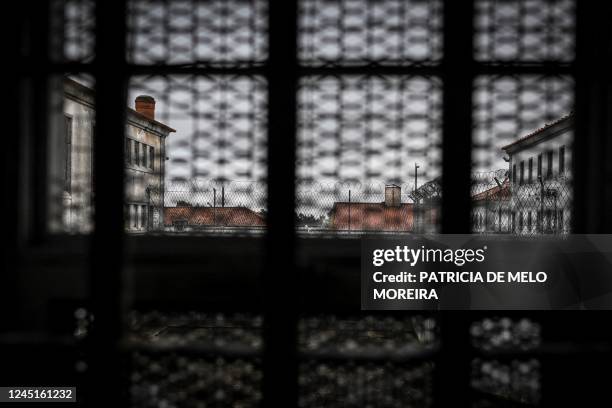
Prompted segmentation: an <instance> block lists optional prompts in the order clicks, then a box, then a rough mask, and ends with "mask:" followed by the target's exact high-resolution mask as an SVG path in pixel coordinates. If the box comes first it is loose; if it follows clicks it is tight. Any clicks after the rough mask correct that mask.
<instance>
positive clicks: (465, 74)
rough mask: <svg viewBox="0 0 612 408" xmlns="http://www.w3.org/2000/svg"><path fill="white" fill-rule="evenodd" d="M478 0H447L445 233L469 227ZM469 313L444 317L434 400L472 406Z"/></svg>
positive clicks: (444, 166)
mask: <svg viewBox="0 0 612 408" xmlns="http://www.w3.org/2000/svg"><path fill="white" fill-rule="evenodd" d="M473 10H474V2H473V1H472V0H469V1H461V2H458V1H452V0H447V1H445V2H444V10H443V19H444V20H443V21H444V24H443V27H444V33H443V40H444V56H443V60H442V81H443V90H442V92H443V96H442V225H441V230H442V233H469V231H470V213H471V203H470V197H469V193H470V188H469V186H470V172H471V166H472V162H471V156H472V81H473V72H474V70H473V66H474V61H473V56H472V53H473V50H472V32H473V18H474V17H473ZM467 316H469V315H466V314H465V313H462V312H451V311H445V312H442V313H441V315H440V328H441V329H440V330H441V332H440V341H441V344H442V346H441V349H440V353H439V355H438V359H437V363H436V374H435V384H434V387H435V391H434V393H435V395H436V398H435V404H436V406H440V407H449V406H468V405H469V390H470V388H469V387H470V356H469V353H466V351H467V350H470V348H469V347H470V343H469V319H468V317H467Z"/></svg>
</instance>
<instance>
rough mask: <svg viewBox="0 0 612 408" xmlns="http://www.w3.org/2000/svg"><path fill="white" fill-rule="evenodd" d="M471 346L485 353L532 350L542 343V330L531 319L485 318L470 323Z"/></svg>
mask: <svg viewBox="0 0 612 408" xmlns="http://www.w3.org/2000/svg"><path fill="white" fill-rule="evenodd" d="M470 335H471V336H472V345H473V346H474V347H476V348H479V349H481V350H485V351H492V350H504V349H505V350H513V349H514V350H517V349H520V350H533V349H534V348H536V347H538V346H540V344H541V342H542V328H541V326H540V324H539V323H538V322H535V321H533V320H531V319H526V318H523V319H519V320H517V319H511V318H509V317H501V318H500V317H497V318H486V319H482V320H479V321H475V322H473V323H472V326H471V327H470Z"/></svg>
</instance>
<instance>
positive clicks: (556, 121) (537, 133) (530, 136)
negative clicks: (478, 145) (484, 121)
mask: <svg viewBox="0 0 612 408" xmlns="http://www.w3.org/2000/svg"><path fill="white" fill-rule="evenodd" d="M572 117H574V112H570V113H569V114H567V115H565V116H563V117H562V118H559V119H557V120H555V121H552V122H550V123H547V124H545V125H544V126H543V127H541V128H539V129H536V130H534V131H533V132H531V133H529V134H527V135H525V136H523V137H521V138H519V139H517V140H515V141H514V142H512V143H510V144H507V145H505V146H502V150H506V149H507V148H509V147H512V146H514V145H516V144H519V143H522V142H525V141H527V140H529V139H531V138H533V137H535V136H537V135H539V134H540V133H542V132H544V131H545V130H547V129H550V128H551V127H552V126H555V125H557V124H559V123H561V122H563V121H566V120H569V119H570V118H572Z"/></svg>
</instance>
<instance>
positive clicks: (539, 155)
mask: <svg viewBox="0 0 612 408" xmlns="http://www.w3.org/2000/svg"><path fill="white" fill-rule="evenodd" d="M541 179H542V153H540V154H538V180H541Z"/></svg>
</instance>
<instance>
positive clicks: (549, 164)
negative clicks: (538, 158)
mask: <svg viewBox="0 0 612 408" xmlns="http://www.w3.org/2000/svg"><path fill="white" fill-rule="evenodd" d="M552 176H553V151H552V150H549V151H548V152H546V178H547V179H549V178H552Z"/></svg>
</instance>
